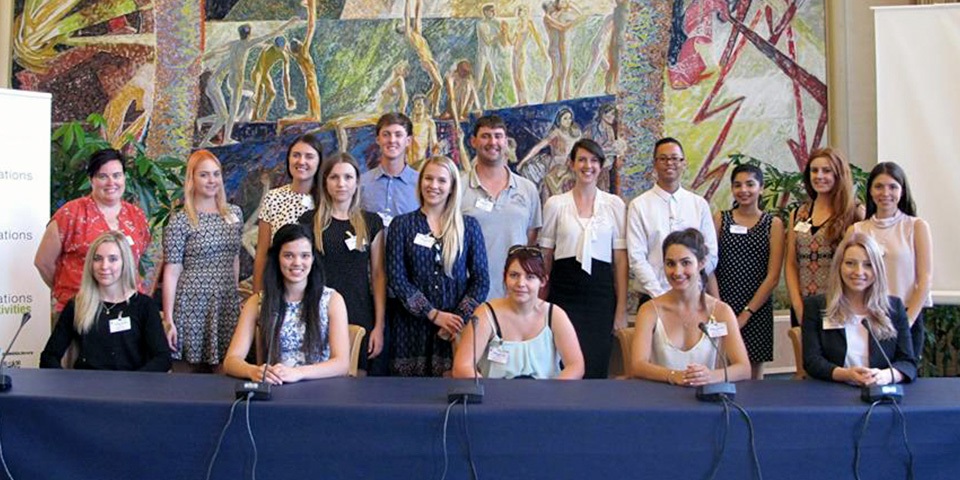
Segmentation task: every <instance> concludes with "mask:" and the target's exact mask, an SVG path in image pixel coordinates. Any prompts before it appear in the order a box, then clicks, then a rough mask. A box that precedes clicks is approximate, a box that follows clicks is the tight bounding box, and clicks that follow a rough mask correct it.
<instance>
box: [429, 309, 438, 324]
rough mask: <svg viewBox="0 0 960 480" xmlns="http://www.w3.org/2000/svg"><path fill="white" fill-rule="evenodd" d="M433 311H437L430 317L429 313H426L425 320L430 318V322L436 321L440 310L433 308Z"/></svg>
mask: <svg viewBox="0 0 960 480" xmlns="http://www.w3.org/2000/svg"><path fill="white" fill-rule="evenodd" d="M434 311H435V312H437V313H434V314H433V318H430V315H429V314H427V320H430V321H431V322H436V321H437V317H439V316H440V310H437V309H434Z"/></svg>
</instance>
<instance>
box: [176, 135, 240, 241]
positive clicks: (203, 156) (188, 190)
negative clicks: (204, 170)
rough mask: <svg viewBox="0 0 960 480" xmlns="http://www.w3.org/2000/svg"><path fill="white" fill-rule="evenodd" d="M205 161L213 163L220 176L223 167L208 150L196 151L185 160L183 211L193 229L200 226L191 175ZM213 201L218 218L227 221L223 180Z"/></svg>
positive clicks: (227, 214) (227, 209)
mask: <svg viewBox="0 0 960 480" xmlns="http://www.w3.org/2000/svg"><path fill="white" fill-rule="evenodd" d="M205 160H212V161H213V163H216V164H217V168H219V169H220V173H221V175H222V174H223V166H222V165H220V160H219V159H218V158H217V156H216V155H214V154H213V152H211V151H210V150H203V149H201V150H197V151H196V152H193V153H191V154H190V158H188V159H187V173H186V178H185V179H184V181H183V211H184V212H186V214H187V220H189V221H190V225H193V226H194V227H196V226H197V225H199V224H200V219H199V218H198V217H197V207H196V205H194V199H193V192H194V190H195V189H196V188H197V186H196V184H194V181H193V174H194V172H196V170H197V166H199V165H200V164H201V163H202V162H204V161H205ZM215 201H216V204H217V211H218V212H219V213H220V216H221V217H223V219H224V220H228V217H229V215H230V207H228V206H227V194H226V192H225V191H224V189H223V180H221V181H220V190H219V191H218V192H217V196H216V200H215Z"/></svg>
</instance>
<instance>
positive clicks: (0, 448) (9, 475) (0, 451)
mask: <svg viewBox="0 0 960 480" xmlns="http://www.w3.org/2000/svg"><path fill="white" fill-rule="evenodd" d="M0 438H2V435H0ZM0 463H3V471H4V472H5V473H6V474H7V478H9V479H10V480H13V474H12V473H10V469H9V468H8V467H7V459H6V458H4V456H3V442H2V441H0Z"/></svg>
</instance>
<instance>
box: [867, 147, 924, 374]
mask: <svg viewBox="0 0 960 480" xmlns="http://www.w3.org/2000/svg"><path fill="white" fill-rule="evenodd" d="M867 192H868V195H867V219H866V220H864V221H862V222H857V223H856V224H854V225H853V226H852V227H850V230H851V231H854V232H863V233H866V234H868V235H870V236H871V237H873V239H874V240H876V241H877V243H878V244H879V245H880V250H881V251H882V253H883V261H884V263H885V264H886V267H887V269H886V270H887V275H886V277H887V284H888V285H889V289H890V295H893V296H896V297H900V299H902V300H903V303H904V304H905V305H906V307H907V318H908V319H909V321H910V334H911V336H912V337H913V351H914V353H915V354H916V356H917V359H919V358H920V356H921V354H922V353H923V341H924V329H923V307H930V306H933V301H932V299H931V297H930V284H931V283H932V280H933V243H932V241H931V239H930V226H929V225H927V222H925V221H923V219H921V218H919V217H917V208H916V206H915V205H914V203H913V197H912V196H911V195H910V185H909V184H907V176H906V174H904V173H903V169H902V168H900V166H899V165H897V164H896V163H893V162H881V163H879V164H877V166H876V167H873V170H872V171H871V172H870V177H868V179H867Z"/></svg>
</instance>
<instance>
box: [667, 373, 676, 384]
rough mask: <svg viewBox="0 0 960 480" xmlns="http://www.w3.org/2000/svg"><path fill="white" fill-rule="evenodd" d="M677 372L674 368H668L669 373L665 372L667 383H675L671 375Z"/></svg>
mask: <svg viewBox="0 0 960 480" xmlns="http://www.w3.org/2000/svg"><path fill="white" fill-rule="evenodd" d="M676 374H677V371H676V370H670V373H668V374H667V383H669V384H670V385H676V384H677V383H676V382H674V381H673V376H674V375H676Z"/></svg>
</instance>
